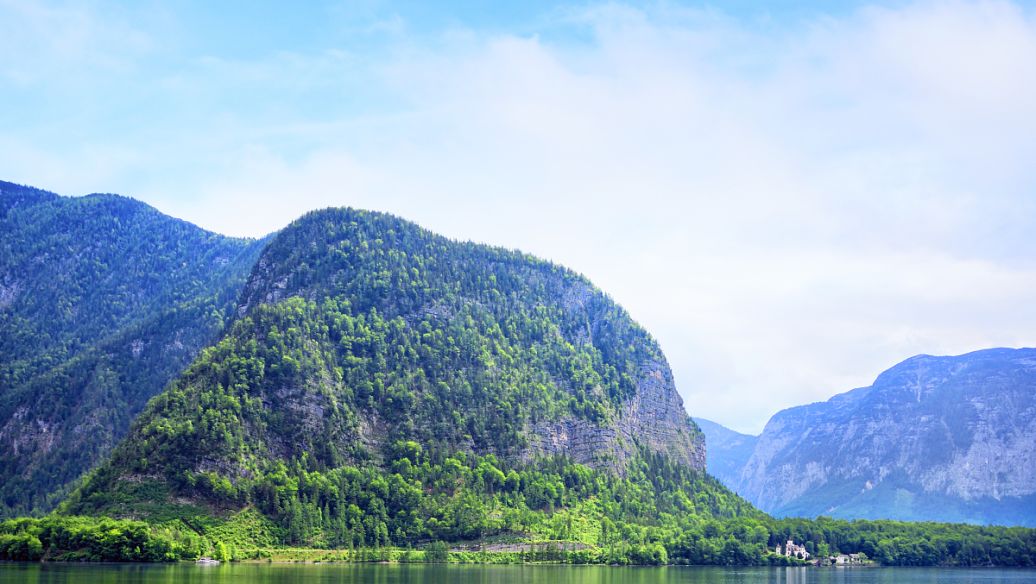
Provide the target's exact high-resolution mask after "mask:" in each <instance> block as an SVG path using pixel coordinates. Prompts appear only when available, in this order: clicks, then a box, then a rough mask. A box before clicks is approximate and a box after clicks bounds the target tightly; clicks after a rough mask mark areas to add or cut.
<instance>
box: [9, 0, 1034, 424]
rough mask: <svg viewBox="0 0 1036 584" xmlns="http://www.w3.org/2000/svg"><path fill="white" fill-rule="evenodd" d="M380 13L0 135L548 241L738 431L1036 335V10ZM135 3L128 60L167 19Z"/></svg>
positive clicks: (259, 223)
mask: <svg viewBox="0 0 1036 584" xmlns="http://www.w3.org/2000/svg"><path fill="white" fill-rule="evenodd" d="M25 6H27V5H15V7H16V8H18V7H20V8H19V9H20V10H22V12H24V11H25V10H28V9H26V8H25ZM16 12H17V11H16ZM18 14H21V12H18ZM75 14H78V13H77V12H76V13H73V16H70V17H68V18H78V17H76V16H75ZM19 18H23V17H21V16H19ZM24 18H29V17H24ZM32 18H36V17H35V16H33V17H32ZM82 18H84V19H85V21H86V22H99V21H98V20H97V19H95V18H94V19H91V18H92V17H90V16H89V14H86V15H84V16H83V17H82ZM60 22H65V21H60ZM371 22H372V23H388V24H390V25H391V26H381V25H379V26H371V27H369V30H370V31H373V32H370V33H369V34H380V33H379V32H378V31H382V30H384V31H385V32H384V34H385V35H387V36H386V39H387V40H386V41H385V42H384V43H383V44H380V45H379V46H378V49H377V51H374V52H370V51H367V52H365V51H364V50H363V49H362V48H357V47H355V46H344V45H343V46H336V45H333V44H329V45H328V46H326V47H323V48H321V49H320V50H295V49H293V48H292V47H283V48H282V50H279V51H273V52H270V53H269V54H265V55H262V56H260V57H256V58H254V59H242V58H241V57H234V58H229V57H222V56H220V55H193V56H191V55H186V56H183V58H182V59H177V60H174V62H173V64H172V65H170V66H165V67H162V68H159V69H158V70H157V71H155V72H154V73H147V74H145V73H141V72H140V71H139V67H140V65H139V64H138V65H127V66H122V67H116V68H115V69H111V68H109V67H108V66H107V65H105V63H107V62H108V61H109V59H103V60H102V61H103V62H102V64H96V63H92V64H89V65H88V66H89V67H92V68H94V69H97V70H100V71H102V79H108V80H110V81H111V82H112V83H113V84H114V86H115V88H131V87H135V86H139V85H140V84H144V85H147V86H153V87H154V88H157V89H154V90H153V91H152V92H151V93H146V92H145V93H144V94H141V93H140V90H139V89H138V90H131V91H129V95H131V96H135V97H131V98H127V101H126V102H125V103H124V104H123V105H124V106H125V109H127V110H129V112H130V114H129V115H130V117H131V118H132V119H134V120H137V121H138V125H142V126H143V127H141V128H136V127H126V126H125V125H124V126H123V127H120V128H119V130H120V131H118V132H114V133H110V134H104V135H101V134H100V132H101V128H93V130H94V132H93V133H91V132H90V128H91V126H89V125H88V124H85V122H84V126H83V128H82V129H81V130H80V131H81V132H82V133H83V134H84V136H86V135H89V136H90V139H89V140H87V141H86V142H83V143H78V144H75V143H74V144H64V145H61V146H60V147H55V148H49V147H48V146H49V145H50V144H52V142H51V141H50V140H49V138H47V136H48V134H46V132H44V131H43V130H41V129H40V128H41V127H43V125H42V124H37V125H31V126H23V127H21V128H20V129H19V130H18V131H16V132H14V134H11V135H8V136H6V137H5V138H3V139H0V158H5V159H6V160H7V162H0V171H4V172H5V176H7V177H9V178H11V179H14V180H21V181H23V182H30V183H34V184H37V185H39V186H42V187H48V188H53V189H55V190H62V191H64V192H65V193H66V194H77V193H82V192H83V191H85V190H98V189H103V190H118V191H120V192H122V193H124V194H127V195H131V196H136V197H140V198H143V199H145V200H147V201H149V202H152V203H153V204H155V205H156V206H158V207H159V208H160V209H162V210H164V211H167V212H170V213H173V214H175V215H178V216H181V217H184V218H187V219H189V220H192V221H195V222H197V223H199V224H201V225H203V226H205V227H209V228H213V229H217V230H221V231H224V232H228V233H233V234H249V235H260V234H263V233H266V232H268V231H271V230H273V229H276V228H278V227H281V226H282V225H283V224H284V223H285V222H286V221H287V220H288V218H291V217H294V216H297V215H299V214H301V213H303V212H304V211H307V210H310V209H312V208H316V207H322V206H330V205H352V206H358V207H366V208H372V209H378V210H385V211H390V212H393V213H397V214H399V215H401V216H403V217H406V218H409V219H412V220H415V221H417V222H419V223H421V224H422V225H424V226H426V227H428V228H430V229H434V230H437V231H440V232H443V233H446V234H448V235H450V236H452V237H456V238H461V239H472V240H476V241H486V242H491V243H494V244H498V245H505V246H510V247H519V248H522V249H523V250H526V251H529V252H532V253H535V254H537V255H540V256H545V257H548V258H550V259H553V260H556V261H559V262H562V263H564V264H566V265H568V266H570V267H572V268H574V269H576V270H578V271H580V272H583V273H585V274H586V275H588V276H589V277H591V278H592V279H593V280H594V281H595V282H596V283H597V284H598V285H600V286H601V287H602V288H604V289H605V290H607V291H608V292H609V293H611V294H612V295H613V296H614V297H615V298H616V299H617V300H618V301H620V302H621V303H622V304H623V305H624V306H626V307H627V308H628V309H629V310H630V312H631V313H632V314H633V316H634V317H635V318H637V319H638V320H639V321H640V322H642V323H643V324H644V325H645V326H646V327H647V328H648V329H649V330H651V331H652V332H653V333H654V334H655V335H656V336H657V337H658V338H659V339H660V341H661V343H662V345H663V348H664V349H665V351H666V353H667V355H668V356H669V359H670V361H671V364H672V365H673V368H674V370H675V373H676V376H677V383H678V386H679V388H680V390H681V392H682V393H683V395H684V397H685V400H686V403H687V406H688V409H689V410H690V411H691V412H692V413H693V414H694V415H700V416H704V417H709V418H713V419H716V420H717V421H720V422H723V423H725V424H728V425H730V426H732V427H735V428H737V429H741V430H758V429H759V428H760V427H761V426H762V424H763V422H764V421H765V420H766V418H767V417H768V416H769V415H770V414H772V413H773V412H774V411H776V410H777V409H779V408H782V407H787V406H790V405H795V404H800V403H804V402H809V401H815V400H820V399H826V398H827V397H829V396H830V395H831V394H833V393H836V392H839V391H844V390H847V389H850V388H851V387H855V386H860V385H865V384H868V383H870V381H871V380H872V379H873V378H874V377H875V376H876V375H877V374H878V373H879V372H880V371H881V370H883V369H885V368H887V367H889V366H891V365H892V364H894V363H895V362H897V361H899V360H901V359H903V358H906V357H908V356H910V355H912V354H915V353H919V352H927V353H958V352H964V351H968V350H973V349H979V348H984V347H988V346H993V345H1009V346H1020V345H1034V344H1036V309H1034V308H1032V307H1031V305H1032V303H1031V302H1030V301H1029V300H1028V297H1029V295H1030V291H1031V290H1033V289H1034V284H1036V262H1034V261H1033V260H1034V258H1036V239H1034V238H1032V237H1031V233H1033V232H1036V212H1034V211H1036V209H1034V205H1036V195H1034V187H1036V166H1034V165H1033V164H1032V162H1031V161H1032V159H1033V158H1034V156H1033V155H1034V154H1036V22H1034V18H1033V13H1032V11H1031V10H1029V9H1027V8H1023V7H1021V6H1019V5H1015V4H1011V3H1005V2H948V3H947V2H939V3H918V4H910V5H905V6H899V7H896V8H888V7H866V6H864V7H860V8H859V9H857V10H854V11H851V12H849V13H847V14H841V15H837V16H825V15H822V14H817V15H815V16H813V17H809V18H800V19H795V20H794V21H789V22H784V23H776V24H771V25H767V26H760V25H759V24H758V23H757V22H751V21H748V20H746V19H745V18H743V17H735V16H731V15H727V14H723V13H722V12H717V11H709V10H698V9H688V8H683V7H680V6H679V5H667V4H661V5H657V6H654V7H653V8H648V9H644V8H634V7H631V6H627V5H620V4H603V5H591V6H590V7H577V8H559V9H556V10H553V11H549V12H547V13H545V15H544V17H543V20H542V22H540V26H541V27H542V28H543V30H544V31H545V32H544V34H542V35H537V34H524V33H523V34H508V33H506V32H499V31H497V32H486V31H481V30H478V29H472V28H465V27H463V26H460V25H457V26H454V27H452V28H449V29H447V30H440V31H437V32H435V33H434V34H421V35H417V34H415V35H405V34H402V32H401V31H407V30H409V28H408V26H407V23H405V22H403V21H402V20H401V18H400V16H399V15H396V14H391V15H387V16H386V15H380V14H378V15H375V16H372V17H371ZM8 26H9V27H17V24H14V25H8ZM68 26H71V27H72V28H73V29H74V28H76V27H77V25H74V24H73V25H68ZM91 26H92V25H91ZM350 26H351V27H353V28H351V29H350V30H353V29H354V28H355V27H357V26H359V25H357V24H356V23H355V22H353V23H350ZM174 28H175V27H174ZM88 29H89V27H88ZM143 29H145V30H148V31H149V32H148V34H147V35H143V33H137V34H138V36H132V35H131V44H133V46H137V45H138V44H139V46H141V47H144V49H145V50H144V51H143V54H140V51H138V52H137V53H136V56H133V57H125V58H126V59H131V62H135V60H136V59H142V60H143V63H144V64H146V63H148V62H150V61H149V59H152V58H153V57H151V56H148V53H147V52H148V51H156V52H157V53H158V54H159V55H161V54H163V53H162V49H161V47H164V46H167V45H169V44H175V43H171V41H170V40H169V39H166V38H164V37H163V35H164V34H171V33H169V32H168V31H169V30H171V29H164V28H161V27H158V28H156V27H154V26H152V27H150V28H149V27H143ZM36 30H40V31H41V32H40V33H39V34H42V35H44V36H46V31H45V30H43V28H41V27H38V28H37V29H36ZM364 34H368V33H364ZM133 38H139V39H140V40H132V39H133ZM73 40H74V39H73ZM34 42H36V43H37V45H33V46H41V47H44V48H43V49H41V50H42V52H43V53H44V54H45V57H41V59H43V60H45V61H47V62H54V61H58V60H62V59H71V60H72V61H71V62H73V63H75V59H76V58H77V57H75V56H71V57H70V56H69V55H67V54H65V53H64V52H63V51H62V49H61V48H60V46H58V48H53V47H52V43H53V42H56V41H53V40H50V41H48V40H46V39H44V40H39V41H34ZM153 47H157V48H153ZM3 48H4V51H5V52H7V53H8V54H11V51H16V50H18V49H17V48H16V47H14V46H13V45H10V44H9V43H8V44H7V45H3ZM116 52H117V53H118V54H120V55H121V54H123V53H129V52H131V51H130V49H128V48H125V47H124V48H122V49H120V50H118V51H116ZM122 58H123V57H118V58H115V59H114V60H113V61H112V62H116V63H119V62H121V59H122ZM41 67H42V70H48V69H47V67H46V66H45V65H43V66H41ZM18 70H19V68H18V67H17V66H16V64H12V62H11V61H10V60H8V61H4V74H5V75H7V76H9V77H10V76H12V75H15V73H17V71H18ZM11 71H15V73H11ZM127 71H129V73H127ZM23 77H24V75H23ZM11 78H14V77H11ZM29 78H31V75H30V76H29ZM37 81H38V79H37ZM53 83H54V84H55V86H58V85H60V83H61V82H60V80H55V81H54V82H53ZM146 96H150V99H151V100H153V101H152V102H150V103H152V104H155V105H157V107H158V108H159V109H158V110H154V109H149V108H148V107H147V106H146V104H142V103H141V102H140V100H141V99H143V98H144V97H146ZM3 99H4V98H0V103H3V102H2V100H3ZM119 104H120V102H119V101H118V100H116V101H115V105H116V106H117V105H119ZM88 106H89V107H91V108H100V109H101V113H100V114H98V116H97V117H98V118H101V119H103V118H104V117H105V116H115V115H116V114H117V113H118V112H108V111H105V110H104V108H103V107H102V106H99V105H97V104H96V103H91V104H88ZM134 112H137V113H134ZM148 115H151V116H152V120H151V121H152V122H153V123H152V124H151V125H150V126H148V124H147V121H148ZM105 160H108V161H107V162H105ZM97 165H101V166H102V167H105V168H107V169H108V170H106V171H105V172H103V173H98V171H97V170H96V166H97ZM57 168H60V172H57V173H54V174H52V172H53V171H54V169H57ZM77 176H82V177H89V178H87V179H77ZM55 177H58V178H55ZM95 177H96V178H95ZM101 179H103V180H105V181H107V182H106V185H101V186H95V184H94V183H91V182H90V180H101ZM85 185H89V186H85Z"/></svg>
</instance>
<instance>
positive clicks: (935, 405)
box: [731, 349, 1036, 525]
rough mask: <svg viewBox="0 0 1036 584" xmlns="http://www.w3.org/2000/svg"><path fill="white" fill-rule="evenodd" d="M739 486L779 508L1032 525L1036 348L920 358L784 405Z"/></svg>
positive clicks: (1035, 510) (1035, 520)
mask: <svg viewBox="0 0 1036 584" xmlns="http://www.w3.org/2000/svg"><path fill="white" fill-rule="evenodd" d="M731 486H732V487H734V488H735V490H737V491H738V492H740V493H741V494H742V495H743V496H745V497H746V498H748V499H749V500H750V501H751V502H753V503H755V504H756V505H758V506H759V507H761V508H762V509H763V510H765V511H769V512H772V513H776V514H779V515H820V514H823V515H833V516H837V517H850V518H854V517H866V518H878V517H887V518H900V519H929V520H946V521H968V522H978V523H985V522H993V523H1008V524H1026V525H1033V524H1036V349H1017V350H1012V349H990V350H985V351H977V352H975V353H969V354H967V355H961V356H956V357H932V356H928V355H920V356H917V357H913V358H911V359H908V360H907V361H904V362H903V363H900V364H899V365H897V366H895V367H893V368H892V369H890V370H888V371H886V372H885V373H882V374H881V375H880V376H879V377H878V378H877V380H876V381H875V382H874V384H873V385H871V386H870V387H866V388H861V389H856V390H853V391H850V392H848V393H845V394H842V395H838V396H835V397H834V398H832V399H830V400H829V401H827V402H823V403H817V404H811V405H808V406H802V407H797V408H791V409H788V410H785V411H782V412H780V413H778V414H777V415H775V416H774V417H773V418H772V419H771V420H770V422H769V423H768V424H767V425H766V428H765V429H764V431H763V433H762V435H761V436H760V437H759V439H758V443H757V445H756V447H755V449H754V451H753V453H752V456H751V458H750V459H749V460H748V462H747V463H746V464H745V467H744V469H743V471H742V472H741V474H740V477H739V479H738V480H737V482H736V484H732V485H731Z"/></svg>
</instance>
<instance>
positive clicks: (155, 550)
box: [0, 516, 191, 562]
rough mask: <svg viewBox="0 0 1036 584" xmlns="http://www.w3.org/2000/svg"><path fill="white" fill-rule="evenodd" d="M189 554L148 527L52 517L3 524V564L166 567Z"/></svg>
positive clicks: (0, 548)
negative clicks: (144, 564) (40, 562)
mask: <svg viewBox="0 0 1036 584" xmlns="http://www.w3.org/2000/svg"><path fill="white" fill-rule="evenodd" d="M190 553H191V550H188V549H187V548H186V547H185V546H183V545H182V544H181V542H180V541H178V540H177V538H175V537H172V536H170V535H163V534H161V533H159V530H157V529H156V528H155V527H153V526H151V525H149V524H147V523H144V522H143V521H130V520H120V519H108V518H91V517H55V516H51V517H45V518H42V519H38V518H20V519H9V520H7V521H4V522H2V523H0V560H19V561H37V560H49V561H88V562H165V561H172V560H176V559H179V558H182V557H186V556H189V555H190Z"/></svg>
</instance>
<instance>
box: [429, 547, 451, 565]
mask: <svg viewBox="0 0 1036 584" xmlns="http://www.w3.org/2000/svg"><path fill="white" fill-rule="evenodd" d="M449 552H450V546H448V545H446V542H444V541H434V542H432V543H430V544H428V546H427V547H425V548H424V561H426V562H429V563H437V564H442V563H445V562H446V561H447V559H448V558H449Z"/></svg>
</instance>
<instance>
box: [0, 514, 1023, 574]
mask: <svg viewBox="0 0 1036 584" xmlns="http://www.w3.org/2000/svg"><path fill="white" fill-rule="evenodd" d="M241 514H242V515H245V516H246V518H245V519H246V520H245V521H241V518H234V519H231V520H230V521H228V522H227V523H224V524H221V525H215V526H213V527H212V528H211V530H210V531H209V532H208V534H207V535H206V534H201V533H198V532H195V531H193V530H191V529H189V528H186V527H185V526H184V525H183V524H179V525H178V524H176V523H175V522H171V523H166V524H150V523H147V522H143V521H134V520H127V519H109V518H92V517H61V516H49V517H45V518H21V519H10V520H7V521H4V522H2V523H0V560H18V561H40V560H42V561H94V562H97V561H116V562H169V561H177V560H195V559H198V558H200V557H212V558H215V559H219V560H221V561H270V562H399V563H420V562H433V563H442V562H450V563H495V564H515V563H560V564H613V565H631V564H633V565H665V564H676V565H714V566H766V565H803V564H804V562H801V561H798V560H794V559H790V558H785V557H784V556H776V555H774V554H773V553H770V551H769V550H770V549H772V547H770V546H768V545H764V544H763V543H760V542H761V541H762V540H765V541H766V543H767V544H769V543H771V542H772V543H773V544H774V545H776V543H777V542H780V541H781V540H782V539H784V538H794V539H796V540H798V541H804V542H805V544H806V546H807V547H811V548H813V549H815V550H816V553H817V554H818V555H824V554H828V553H831V554H835V553H839V552H841V553H860V552H862V553H864V554H865V555H866V556H867V557H869V558H871V559H873V560H875V561H876V562H877V563H878V564H880V565H887V566H953V567H957V566H959V567H983V566H998V567H1030V568H1031V567H1034V566H1036V530H1033V529H1027V528H1010V527H978V526H972V525H958V524H935V523H905V522H898V521H842V520H831V519H824V518H820V519H817V520H806V519H784V520H776V519H772V518H765V519H764V520H762V521H756V520H751V521H748V520H744V519H726V520H710V521H707V522H705V524H704V525H703V529H702V530H701V531H698V532H690V533H683V534H681V533H679V532H677V531H672V532H668V533H669V535H670V536H671V537H667V538H663V539H662V540H660V541H651V540H646V541H642V542H636V541H634V542H626V541H623V542H613V543H611V544H609V545H584V544H582V543H580V542H577V541H571V540H527V541H511V542H510V543H504V540H499V539H497V540H492V541H483V542H477V541H465V542H455V543H453V544H447V543H445V542H441V541H435V542H425V543H421V544H418V545H417V546H404V547H400V546H372V547H360V548H356V547H353V548H338V549H324V548H312V547H293V546H276V545H275V546H256V545H254V542H251V541H250V540H249V539H248V538H249V537H251V534H250V533H248V532H247V531H239V530H242V529H243V527H244V525H247V523H248V522H249V521H250V520H254V518H255V514H254V512H253V511H248V510H246V511H244V512H242V513H241ZM235 524H236V525H235ZM228 525H232V527H230V528H229V529H228ZM662 533H666V531H665V530H663V531H661V532H652V534H651V535H652V536H656V535H660V534H662ZM220 538H223V539H220ZM742 538H743V539H742ZM806 538H815V539H806Z"/></svg>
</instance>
